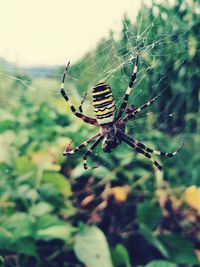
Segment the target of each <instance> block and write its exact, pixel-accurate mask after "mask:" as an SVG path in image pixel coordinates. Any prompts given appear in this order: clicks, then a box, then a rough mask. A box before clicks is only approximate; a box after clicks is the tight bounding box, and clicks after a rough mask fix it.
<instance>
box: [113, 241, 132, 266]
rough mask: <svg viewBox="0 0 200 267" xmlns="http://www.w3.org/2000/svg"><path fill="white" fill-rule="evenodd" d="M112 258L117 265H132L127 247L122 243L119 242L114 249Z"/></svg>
mask: <svg viewBox="0 0 200 267" xmlns="http://www.w3.org/2000/svg"><path fill="white" fill-rule="evenodd" d="M111 255H112V260H113V264H114V266H115V267H120V266H124V267H130V266H131V264H130V258H129V254H128V251H127V249H126V248H125V247H124V246H123V245H122V244H118V245H117V246H116V247H115V248H114V249H113V250H112V251H111Z"/></svg>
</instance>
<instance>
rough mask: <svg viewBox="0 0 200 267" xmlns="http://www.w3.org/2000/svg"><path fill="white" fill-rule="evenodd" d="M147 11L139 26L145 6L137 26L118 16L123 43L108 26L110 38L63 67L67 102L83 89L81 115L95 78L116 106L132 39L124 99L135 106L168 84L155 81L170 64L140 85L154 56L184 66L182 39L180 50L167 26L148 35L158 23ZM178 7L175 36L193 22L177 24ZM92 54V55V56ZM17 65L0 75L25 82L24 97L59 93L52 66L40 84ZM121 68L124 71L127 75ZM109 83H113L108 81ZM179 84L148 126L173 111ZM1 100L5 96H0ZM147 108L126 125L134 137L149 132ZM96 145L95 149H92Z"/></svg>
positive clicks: (87, 106) (162, 121)
mask: <svg viewBox="0 0 200 267" xmlns="http://www.w3.org/2000/svg"><path fill="white" fill-rule="evenodd" d="M153 12H154V18H153V19H152V21H150V22H149V23H148V24H147V25H146V26H145V27H143V26H142V25H143V24H145V23H144V22H145V18H146V17H147V15H148V9H144V11H141V12H140V18H139V24H138V27H137V29H134V27H133V25H134V23H133V22H131V24H130V23H129V22H130V21H129V20H127V18H125V19H124V21H123V31H124V36H123V37H124V38H126V43H125V45H124V46H123V45H122V44H123V42H122V41H121V45H120V46H119V45H118V44H119V41H120V40H121V38H122V36H121V35H120V34H121V33H113V32H112V33H111V36H112V38H110V36H108V40H103V41H102V42H100V44H99V46H98V49H96V48H94V51H90V52H89V53H87V55H86V56H85V57H83V58H82V59H81V60H80V62H77V63H78V64H76V65H78V66H79V67H78V68H76V69H75V71H69V74H68V79H67V80H66V86H65V87H66V92H67V94H68V95H69V96H72V102H73V103H74V104H75V106H78V105H77V104H78V102H79V103H80V101H81V99H82V98H83V96H84V94H85V92H87V97H86V101H85V102H84V104H83V110H84V113H86V115H88V116H90V117H92V114H91V106H92V102H91V99H92V98H91V91H92V87H93V86H94V85H95V84H96V83H97V82H98V81H101V80H103V81H105V82H107V83H108V84H111V88H112V90H113V94H114V97H115V102H116V106H117V108H118V109H119V107H120V104H121V102H122V98H123V96H124V93H125V91H126V89H127V85H128V82H129V79H130V74H131V72H132V69H133V66H134V61H135V58H136V47H137V43H138V45H139V50H140V63H139V71H138V74H137V80H136V83H135V84H134V87H133V91H132V94H131V96H130V97H129V103H130V104H136V105H137V106H141V105H142V104H144V103H146V102H147V101H148V100H150V99H152V98H153V97H154V96H156V95H158V94H160V93H161V94H164V93H165V91H166V90H168V87H167V85H166V86H165V87H162V91H160V89H159V88H160V86H159V85H160V83H162V80H163V79H165V77H166V76H169V75H170V72H171V71H172V70H171V69H170V65H169V67H168V68H167V69H166V70H165V71H164V72H162V73H160V79H158V80H155V81H152V86H151V88H150V89H149V90H148V91H147V90H144V89H143V87H144V86H143V84H144V83H145V80H146V79H147V80H148V79H149V77H150V76H151V72H153V70H154V66H156V64H158V62H162V60H163V59H164V58H167V57H172V56H173V57H174V58H176V61H177V68H179V69H181V66H184V67H187V62H186V61H185V60H186V58H187V54H188V45H187V43H188V42H189V41H188V40H185V42H186V45H185V48H182V50H181V51H180V52H178V41H177V42H176V44H175V43H174V42H169V39H170V38H171V37H173V36H174V35H175V32H170V31H169V32H165V33H160V34H156V35H153V31H154V28H155V25H156V24H157V23H159V22H158V16H157V13H158V10H157V9H156V7H155V9H154V10H153ZM179 12H180V10H177V13H176V14H175V15H174V17H173V20H174V24H176V26H177V27H178V30H179V36H176V38H177V39H176V40H179V39H181V38H182V37H183V36H184V35H185V34H186V33H187V32H189V31H190V30H191V27H192V26H193V25H190V24H188V27H187V28H186V27H185V25H184V26H182V25H177V23H176V18H177V16H178V14H179ZM163 16H164V15H163ZM166 23H167V21H166ZM171 24H173V22H171ZM174 31H175V30H174ZM152 35H153V38H152ZM150 36H151V37H150ZM101 46H102V48H101ZM163 46H164V47H166V50H165V54H163ZM155 48H156V53H155ZM105 53H106V56H105ZM101 55H102V56H101ZM149 56H150V57H151V58H152V60H151V63H153V64H150V63H148V60H144V59H145V58H148V57H149ZM97 58H98V61H97V60H96V59H97ZM72 70H73V65H72ZM23 71H27V70H24V69H22V68H18V69H10V68H6V70H5V71H1V72H0V76H3V77H4V78H6V79H11V80H16V81H17V82H19V83H21V84H22V85H23V86H24V87H25V88H27V89H29V90H30V97H34V99H35V104H36V105H40V103H42V102H44V100H45V101H48V98H50V97H52V96H53V97H55V98H60V95H59V85H60V81H61V78H62V74H58V73H56V71H55V72H54V73H52V71H51V72H49V73H48V72H47V73H46V75H47V76H48V78H49V79H50V80H51V81H52V87H51V88H44V87H43V83H41V82H40V83H38V81H37V80H34V81H33V83H31V84H29V83H28V82H27V81H26V80H23V78H20V76H19V75H18V73H21V72H23ZM32 73H33V72H32ZM127 73H129V75H127ZM36 74H42V72H41V73H40V72H39V73H35V75H36ZM83 77H89V78H90V80H89V81H87V82H86V83H83V82H84V78H83ZM191 79H192V76H189V77H188V78H186V79H185V87H186V88H187V87H188V88H189V87H190V84H191V83H190V80H191ZM169 83H170V81H169ZM113 84H114V86H112V85H113ZM118 85H119V88H118ZM172 86H173V84H172ZM183 90H184V88H182V87H180V88H179V89H178V90H176V94H174V95H173V96H172V97H171V98H170V99H168V102H167V103H166V105H165V106H163V111H161V112H160V116H158V120H157V122H156V124H155V125H154V130H160V129H162V127H163V126H164V125H165V124H166V121H167V120H168V118H169V117H172V116H175V114H176V113H177V112H179V110H180V107H181V105H182V104H183V102H184V101H185V99H183V98H179V101H178V102H177V101H176V98H177V96H178V95H179V94H180V95H181V93H182V91H183ZM36 95H37V97H36ZM14 97H15V96H14ZM75 97H76V99H77V100H76V101H75V102H74V101H73V100H74V99H75ZM4 100H5V101H6V99H4ZM13 101H15V98H14V99H13ZM16 101H17V99H16ZM158 101H159V100H158ZM175 102H176V104H175V105H174V106H173V112H169V110H168V109H167V107H168V106H169V105H171V104H172V103H175ZM151 110H152V109H151V107H150V108H149V109H146V110H145V111H143V112H142V113H141V114H140V115H139V116H138V118H137V120H134V121H132V122H129V123H128V129H129V130H130V131H131V132H134V133H135V134H136V135H135V136H136V138H140V140H141V141H143V140H145V139H146V138H147V137H148V134H149V132H148V131H147V130H146V129H145V127H144V125H145V123H146V119H147V117H148V116H149V115H151ZM161 115H162V116H161ZM97 151H100V150H99V149H97ZM105 165H106V163H105Z"/></svg>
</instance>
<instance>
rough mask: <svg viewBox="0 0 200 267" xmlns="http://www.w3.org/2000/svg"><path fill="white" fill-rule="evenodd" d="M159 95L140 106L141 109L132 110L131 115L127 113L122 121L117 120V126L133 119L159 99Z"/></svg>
mask: <svg viewBox="0 0 200 267" xmlns="http://www.w3.org/2000/svg"><path fill="white" fill-rule="evenodd" d="M159 96H160V94H159V95H157V96H155V97H154V98H152V99H151V100H149V101H148V102H147V103H145V104H144V105H142V106H141V107H139V108H137V109H135V110H133V112H132V113H128V114H127V115H126V116H125V118H124V119H119V121H118V124H119V125H122V124H124V123H125V122H126V121H128V120H129V119H132V118H135V117H136V114H137V113H139V112H140V111H142V110H143V109H145V108H147V107H149V106H151V105H152V104H153V103H154V102H155V101H156V100H157V99H158V98H159Z"/></svg>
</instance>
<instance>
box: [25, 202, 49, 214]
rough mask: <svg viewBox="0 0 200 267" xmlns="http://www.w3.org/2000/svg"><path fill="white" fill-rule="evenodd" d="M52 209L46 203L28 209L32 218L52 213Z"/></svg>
mask: <svg viewBox="0 0 200 267" xmlns="http://www.w3.org/2000/svg"><path fill="white" fill-rule="evenodd" d="M53 209H54V207H53V206H52V205H50V204H49V203H47V202H40V203H38V204H36V205H34V206H32V207H31V208H30V209H29V212H30V213H31V214H32V215H34V216H43V215H44V214H47V213H50V212H51V211H53Z"/></svg>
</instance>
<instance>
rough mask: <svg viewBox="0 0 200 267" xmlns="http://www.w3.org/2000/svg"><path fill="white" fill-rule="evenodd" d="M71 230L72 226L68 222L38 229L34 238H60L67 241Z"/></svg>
mask: <svg viewBox="0 0 200 267" xmlns="http://www.w3.org/2000/svg"><path fill="white" fill-rule="evenodd" d="M72 231H73V228H72V227H71V226H70V225H68V224H63V225H55V226H50V227H48V228H46V229H42V230H38V231H37V233H36V238H38V239H43V240H52V239H61V240H64V241H67V240H68V239H69V238H70V237H71V234H72Z"/></svg>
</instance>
